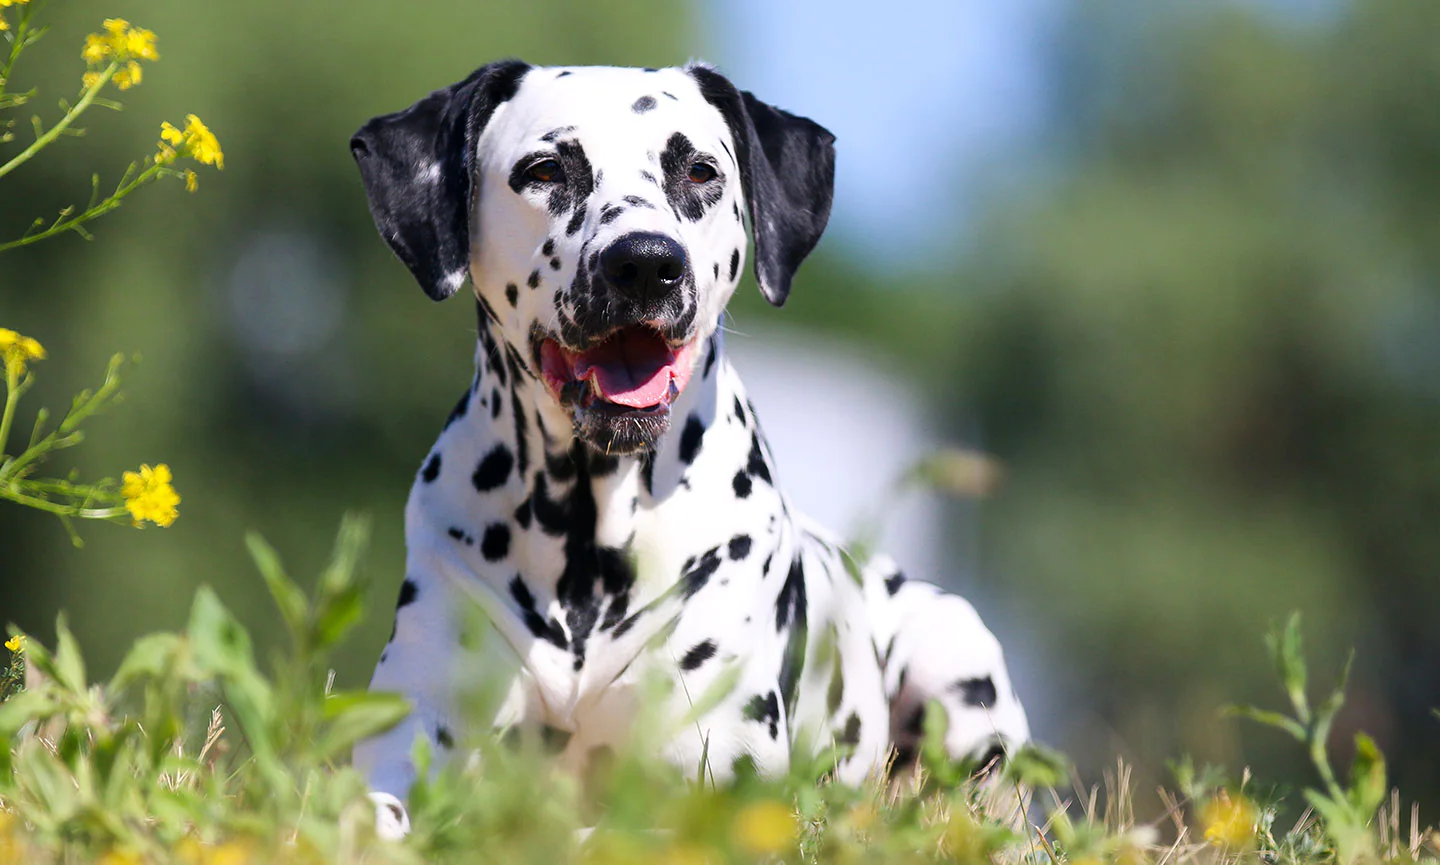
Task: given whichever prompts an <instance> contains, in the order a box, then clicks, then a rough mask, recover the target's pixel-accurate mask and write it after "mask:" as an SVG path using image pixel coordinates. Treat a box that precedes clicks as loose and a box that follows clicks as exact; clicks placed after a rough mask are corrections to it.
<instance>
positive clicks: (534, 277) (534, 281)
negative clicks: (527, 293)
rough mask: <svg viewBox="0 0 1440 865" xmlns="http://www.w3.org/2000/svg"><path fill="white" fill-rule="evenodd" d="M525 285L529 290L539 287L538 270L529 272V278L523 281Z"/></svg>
mask: <svg viewBox="0 0 1440 865" xmlns="http://www.w3.org/2000/svg"><path fill="white" fill-rule="evenodd" d="M525 284H526V285H528V286H530V287H531V288H539V287H540V271H539V270H538V269H537V270H532V271H530V276H529V278H528V279H526V280H525Z"/></svg>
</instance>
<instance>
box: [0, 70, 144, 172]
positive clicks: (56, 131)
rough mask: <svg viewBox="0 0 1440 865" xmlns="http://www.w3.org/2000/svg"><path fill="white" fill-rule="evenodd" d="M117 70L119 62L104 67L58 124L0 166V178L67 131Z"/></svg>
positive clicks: (27, 160)
mask: <svg viewBox="0 0 1440 865" xmlns="http://www.w3.org/2000/svg"><path fill="white" fill-rule="evenodd" d="M119 68H120V64H119V62H117V61H111V62H110V65H109V66H107V67H105V71H104V72H102V73H100V80H99V81H96V82H95V83H94V84H92V85H90V87H89V88H88V89H86V91H85V95H84V96H81V97H80V101H79V102H77V103H75V104H74V105H73V106H71V108H70V110H69V111H67V112H66V113H65V116H64V117H62V118H60V120H59V122H57V123H56V124H55V125H54V126H52V127H50V129H49V130H47V131H46V132H45V133H44V134H43V135H41V136H40V137H39V138H37V139H35V143H34V144H31V145H30V146H29V147H27V148H25V149H24V150H22V151H20V153H19V154H18V155H16V157H15V158H14V159H11V160H10V161H9V162H7V163H5V164H4V165H0V177H4V176H5V175H7V174H9V173H10V172H12V171H14V170H15V169H17V168H19V167H20V166H21V165H24V164H25V163H26V162H29V161H30V157H32V156H34V155H35V154H37V153H39V152H40V151H41V150H44V149H45V148H46V147H48V146H49V145H50V143H51V142H53V141H54V140H55V139H56V138H59V137H60V133H62V132H64V131H65V130H66V129H69V128H70V124H72V123H74V122H75V121H76V120H78V119H79V118H80V115H81V114H84V113H85V109H87V108H89V107H90V103H92V102H94V101H95V97H96V96H99V95H100V90H101V89H102V88H103V87H104V86H105V85H106V84H107V83H108V82H109V81H110V76H112V75H114V74H115V70H117V69H119Z"/></svg>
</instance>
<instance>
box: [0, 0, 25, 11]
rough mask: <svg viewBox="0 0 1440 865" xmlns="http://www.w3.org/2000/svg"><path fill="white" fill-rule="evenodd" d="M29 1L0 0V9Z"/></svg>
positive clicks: (21, 4) (22, 4)
mask: <svg viewBox="0 0 1440 865" xmlns="http://www.w3.org/2000/svg"><path fill="white" fill-rule="evenodd" d="M29 2H30V0H0V9H4V8H5V7H6V6H24V5H25V4H26V3H29Z"/></svg>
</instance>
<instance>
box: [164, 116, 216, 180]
mask: <svg viewBox="0 0 1440 865" xmlns="http://www.w3.org/2000/svg"><path fill="white" fill-rule="evenodd" d="M160 139H161V140H160V143H159V145H158V146H159V152H157V153H156V154H155V161H156V162H158V163H160V164H161V165H169V164H170V163H172V162H174V161H175V159H176V158H177V157H180V156H188V157H190V158H191V159H193V160H195V161H196V162H198V163H200V164H201V165H213V166H215V167H216V168H219V169H221V170H222V171H223V170H224V168H225V154H224V152H223V151H221V150H220V141H219V140H218V139H216V138H215V133H213V132H211V131H210V127H208V126H206V125H205V124H204V123H202V122H201V120H200V118H198V117H196V116H195V115H193V114H187V115H185V128H184V129H176V128H175V127H174V126H173V125H171V124H170V123H168V122H167V123H161V124H160Z"/></svg>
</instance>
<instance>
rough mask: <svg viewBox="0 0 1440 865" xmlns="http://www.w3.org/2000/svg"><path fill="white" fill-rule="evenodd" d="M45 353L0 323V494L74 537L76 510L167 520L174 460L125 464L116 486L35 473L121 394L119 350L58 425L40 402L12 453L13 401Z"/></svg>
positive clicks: (174, 500) (173, 496) (171, 515)
mask: <svg viewBox="0 0 1440 865" xmlns="http://www.w3.org/2000/svg"><path fill="white" fill-rule="evenodd" d="M44 357H45V349H44V347H43V346H41V345H40V342H39V341H38V340H36V339H35V338H33V337H28V336H24V335H23V334H20V333H17V332H15V331H13V330H10V329H8V328H0V361H3V363H4V370H5V375H4V387H5V390H4V395H5V400H4V408H3V410H0V499H7V500H9V501H12V502H15V503H17V504H21V505H25V506H27V507H31V508H35V509H36V510H40V511H45V512H47V513H52V514H54V515H56V516H57V517H59V518H60V521H61V524H62V525H63V526H64V527H65V529H66V530H67V531H68V532H69V533H70V537H71V539H72V540H73V541H74V542H75V543H76V544H77V545H78V544H79V536H78V535H76V534H75V530H74V528H73V527H72V526H71V520H72V519H74V518H80V519H98V520H121V519H124V518H125V517H127V516H128V517H129V519H130V521H131V523H132V524H133V525H135V526H137V527H138V526H139V525H140V524H141V522H152V523H154V524H156V525H158V526H162V527H166V526H170V525H172V524H173V523H174V522H175V519H176V518H177V517H178V516H179V511H178V506H179V504H180V495H179V494H178V493H177V492H175V487H174V486H173V485H172V480H173V477H172V475H171V473H170V467H169V466H168V465H166V464H164V463H160V464H159V465H156V466H154V467H153V468H152V467H151V466H149V465H142V466H140V470H139V471H138V472H125V473H124V475H123V477H122V479H121V483H120V484H119V485H118V488H117V485H116V484H115V482H114V481H112V480H110V479H109V478H106V479H103V480H101V481H99V482H97V483H93V484H84V483H77V482H75V481H73V480H61V479H58V478H42V477H37V476H36V472H37V470H38V469H39V468H40V466H41V465H43V464H44V462H45V461H46V460H47V459H49V458H50V457H51V456H52V455H53V454H54V453H55V452H56V451H60V450H64V449H65V448H69V447H74V446H75V445H77V444H79V443H80V441H81V439H82V438H83V436H82V433H81V431H80V425H81V423H82V422H84V421H85V420H86V419H87V418H89V417H90V416H91V415H94V414H97V413H99V412H101V411H103V410H105V409H106V408H108V407H109V406H110V405H112V404H113V403H114V402H115V401H116V399H118V397H119V388H120V375H119V371H120V365H121V363H122V362H123V358H122V357H120V356H119V355H116V356H115V357H113V358H111V360H110V366H109V367H108V368H107V370H106V372H105V381H104V383H103V384H101V386H100V387H99V388H97V389H96V390H94V391H89V390H87V391H83V392H81V393H80V395H79V396H77V397H75V400H74V402H73V403H72V404H71V407H70V411H69V412H67V413H66V415H65V417H64V419H63V420H62V421H61V422H60V424H59V425H58V426H56V427H55V428H54V429H51V430H49V431H48V432H47V431H46V429H45V422H46V420H47V419H48V417H49V415H48V413H47V412H46V411H45V410H44V409H41V410H40V412H39V413H38V416H37V417H36V419H35V426H34V431H33V432H32V433H31V436H30V443H29V445H27V446H26V447H25V448H24V449H23V450H21V451H19V452H18V453H16V454H14V455H11V454H10V453H9V451H8V445H9V440H10V429H11V427H12V425H13V423H14V420H15V413H16V408H17V406H18V405H19V402H20V398H21V396H23V395H24V393H25V392H26V391H27V390H29V388H30V386H31V385H32V384H33V383H34V376H33V375H31V374H29V368H28V366H29V364H30V363H32V362H34V361H36V360H40V359H42V358H44ZM6 646H7V647H9V644H8V643H7V644H6Z"/></svg>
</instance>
